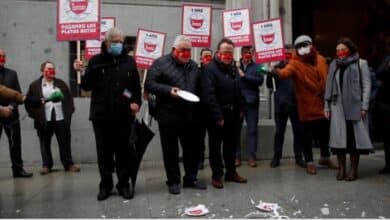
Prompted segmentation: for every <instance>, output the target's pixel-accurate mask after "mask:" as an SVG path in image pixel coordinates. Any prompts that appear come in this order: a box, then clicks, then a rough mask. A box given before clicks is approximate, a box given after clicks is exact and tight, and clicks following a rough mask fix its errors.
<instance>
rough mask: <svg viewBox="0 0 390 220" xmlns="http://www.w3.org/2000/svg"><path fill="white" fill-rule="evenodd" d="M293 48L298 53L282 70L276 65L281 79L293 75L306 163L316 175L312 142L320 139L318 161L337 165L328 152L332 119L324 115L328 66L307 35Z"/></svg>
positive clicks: (300, 38)
mask: <svg viewBox="0 0 390 220" xmlns="http://www.w3.org/2000/svg"><path fill="white" fill-rule="evenodd" d="M294 47H295V49H296V50H297V53H296V55H294V56H293V58H292V59H291V60H290V62H289V63H288V64H287V66H286V67H285V68H283V69H278V68H276V69H275V70H276V73H277V75H278V77H279V78H281V79H286V78H291V79H293V81H294V87H295V92H296V99H297V106H298V114H299V119H300V121H301V122H302V124H303V129H304V137H303V149H304V156H305V160H306V163H307V168H306V171H307V173H308V174H313V175H314V174H316V173H317V168H316V165H315V164H314V162H313V152H312V141H313V139H318V140H320V150H321V159H320V161H319V164H320V165H322V166H327V167H329V168H336V166H335V165H334V164H333V163H332V161H331V160H330V152H329V146H328V142H329V122H328V121H327V120H326V118H325V116H324V101H323V100H324V98H323V97H324V92H325V83H326V77H327V72H328V65H327V63H326V60H325V58H324V57H323V56H321V55H320V54H319V53H318V52H317V50H316V49H315V47H314V46H313V42H312V39H311V38H310V37H309V36H307V35H301V36H299V37H298V38H297V39H296V40H295V42H294Z"/></svg>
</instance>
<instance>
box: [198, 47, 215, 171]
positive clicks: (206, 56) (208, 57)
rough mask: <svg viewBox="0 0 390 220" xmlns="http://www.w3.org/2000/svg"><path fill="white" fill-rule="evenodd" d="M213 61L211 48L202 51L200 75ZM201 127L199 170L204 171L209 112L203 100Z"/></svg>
mask: <svg viewBox="0 0 390 220" xmlns="http://www.w3.org/2000/svg"><path fill="white" fill-rule="evenodd" d="M212 60H213V51H212V50H211V49H210V48H203V49H202V50H201V51H200V67H199V70H200V74H205V73H204V68H205V66H206V65H207V64H208V63H210V62H211V61H212ZM201 101H202V102H201V114H202V116H201V120H202V122H201V126H200V129H199V132H200V139H199V140H200V160H199V165H198V168H199V169H200V170H202V169H203V168H204V159H205V158H204V154H205V150H206V144H205V138H206V130H207V120H208V111H207V105H206V104H205V103H204V102H203V100H201Z"/></svg>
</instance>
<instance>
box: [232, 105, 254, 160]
mask: <svg viewBox="0 0 390 220" xmlns="http://www.w3.org/2000/svg"><path fill="white" fill-rule="evenodd" d="M244 118H245V122H246V128H247V148H248V156H249V159H252V160H256V152H257V123H258V122H259V104H249V103H246V104H245V108H244ZM242 122H243V120H241V124H240V130H241V128H242ZM240 138H241V132H240V131H239V132H238V143H239V144H238V145H237V146H238V147H237V152H236V155H237V158H240V157H241V146H240Z"/></svg>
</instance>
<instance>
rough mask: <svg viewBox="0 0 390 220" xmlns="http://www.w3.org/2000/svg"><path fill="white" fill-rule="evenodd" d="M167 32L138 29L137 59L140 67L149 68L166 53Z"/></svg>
mask: <svg viewBox="0 0 390 220" xmlns="http://www.w3.org/2000/svg"><path fill="white" fill-rule="evenodd" d="M165 38H166V34H165V33H162V32H157V31H151V30H145V29H138V34H137V45H136V49H135V61H136V63H137V66H138V67H139V68H143V69H148V68H149V67H150V66H151V65H152V63H153V61H154V60H155V59H157V58H159V57H161V56H162V54H163V53H164V45H165Z"/></svg>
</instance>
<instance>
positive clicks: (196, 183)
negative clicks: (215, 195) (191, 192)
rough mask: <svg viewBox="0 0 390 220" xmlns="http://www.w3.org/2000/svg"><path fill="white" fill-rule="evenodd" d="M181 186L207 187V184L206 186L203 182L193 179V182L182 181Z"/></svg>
mask: <svg viewBox="0 0 390 220" xmlns="http://www.w3.org/2000/svg"><path fill="white" fill-rule="evenodd" d="M183 188H193V189H207V186H206V184H204V183H202V182H200V181H194V182H184V183H183Z"/></svg>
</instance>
